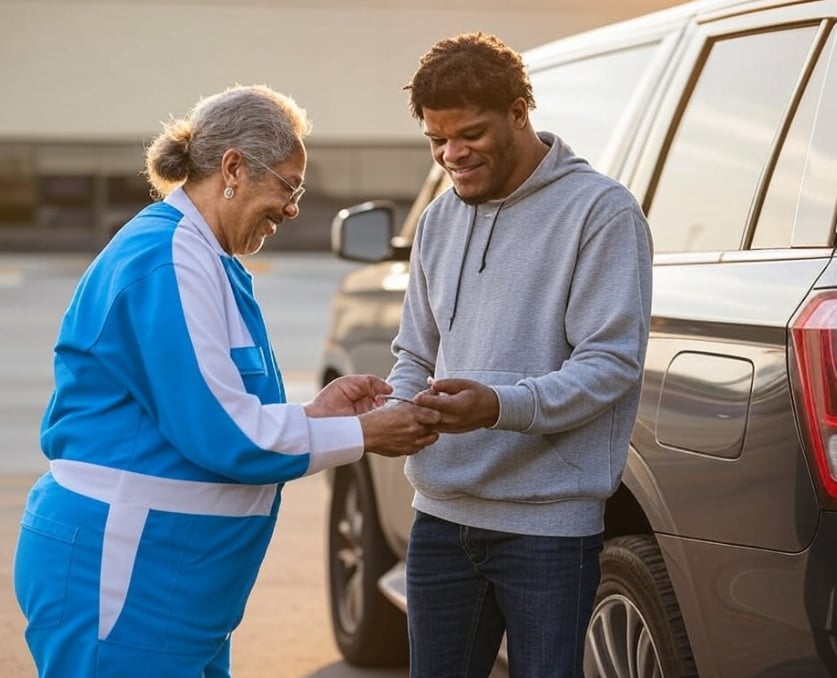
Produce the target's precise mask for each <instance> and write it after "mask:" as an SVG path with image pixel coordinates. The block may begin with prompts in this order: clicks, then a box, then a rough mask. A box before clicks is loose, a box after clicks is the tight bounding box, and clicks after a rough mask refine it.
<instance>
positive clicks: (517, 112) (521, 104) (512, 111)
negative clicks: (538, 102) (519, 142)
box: [509, 97, 529, 129]
mask: <svg viewBox="0 0 837 678" xmlns="http://www.w3.org/2000/svg"><path fill="white" fill-rule="evenodd" d="M509 120H510V121H511V123H512V125H514V126H515V127H516V128H517V129H523V128H525V127H526V125H528V124H529V104H527V103H526V99H524V98H523V97H518V98H517V99H515V100H514V101H512V103H511V106H509Z"/></svg>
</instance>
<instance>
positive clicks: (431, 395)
mask: <svg viewBox="0 0 837 678" xmlns="http://www.w3.org/2000/svg"><path fill="white" fill-rule="evenodd" d="M428 384H429V388H427V389H425V390H424V391H422V392H421V393H419V394H418V395H416V397H415V398H414V399H413V400H414V402H415V403H416V405H421V406H422V407H427V408H429V409H432V410H436V411H437V412H438V413H439V414H441V420H440V421H439V423H438V424H437V426H436V430H437V431H439V432H441V433H467V432H468V431H475V430H476V429H479V428H487V427H490V426H493V425H494V424H495V423H496V422H497V418H498V417H499V416H500V402H499V401H498V400H497V394H496V393H495V392H494V391H493V389H491V388H489V387H488V386H485V385H484V384H480V383H479V382H477V381H472V380H470V379H439V380H438V381H433V380H432V379H431V380H428Z"/></svg>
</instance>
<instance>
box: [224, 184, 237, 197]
mask: <svg viewBox="0 0 837 678" xmlns="http://www.w3.org/2000/svg"><path fill="white" fill-rule="evenodd" d="M234 195H235V190H233V187H232V186H227V187H226V188H225V189H224V197H225V198H226V199H227V200H232V197H233V196H234Z"/></svg>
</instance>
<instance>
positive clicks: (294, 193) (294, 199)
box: [239, 150, 305, 205]
mask: <svg viewBox="0 0 837 678" xmlns="http://www.w3.org/2000/svg"><path fill="white" fill-rule="evenodd" d="M239 152H240V153H241V155H243V156H244V157H245V158H248V159H250V160H252V161H253V162H255V163H258V164H259V165H261V166H262V167H264V169H266V170H267V171H268V172H270V173H271V174H272V175H273V176H274V177H276V178H277V179H279V181H281V182H282V183H283V184H284V185H285V187H286V188H287V189H288V190H289V191H290V192H291V197H290V198H288V202H289V203H291V204H292V205H298V204H299V199H300V198H301V197H302V194H303V193H305V185H304V184H300V185H299V186H294V185H293V184H292V183H291V182H290V181H288V180H287V179H285V177H283V176H282V175H281V174H278V173H277V172H276V171H274V170H272V169H271V168H270V167H268V166H267V165H265V164H264V163H263V162H262V161H261V160H259V159H258V158H254V157H253V156H252V155H250V154H249V153H246V152H245V151H241V150H239Z"/></svg>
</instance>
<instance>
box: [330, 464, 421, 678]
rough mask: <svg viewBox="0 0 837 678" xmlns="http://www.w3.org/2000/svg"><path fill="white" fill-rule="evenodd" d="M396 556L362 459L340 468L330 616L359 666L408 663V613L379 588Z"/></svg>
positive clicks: (347, 654) (334, 496) (334, 498)
mask: <svg viewBox="0 0 837 678" xmlns="http://www.w3.org/2000/svg"><path fill="white" fill-rule="evenodd" d="M396 561H397V558H396V557H395V555H394V554H393V553H392V551H391V550H390V548H389V547H388V545H387V543H386V541H385V539H384V535H383V533H382V532H381V528H380V525H379V522H378V512H377V509H376V506H375V496H374V492H373V489H372V481H371V478H370V475H369V470H368V468H367V466H366V464H365V463H364V462H362V461H360V462H356V463H354V464H349V465H346V466H341V467H339V468H338V469H336V472H335V476H334V482H333V486H332V493H331V507H330V510H329V521H328V568H329V594H330V595H329V597H330V603H331V622H332V627H333V630H334V638H335V641H336V643H337V647H338V649H339V650H340V653H341V654H342V655H343V657H344V658H345V660H346V661H347V662H348V663H350V664H353V665H356V666H406V665H407V664H408V661H409V644H408V640H407V618H406V615H405V614H404V613H403V612H402V611H401V610H399V609H398V608H396V607H395V605H393V604H392V603H391V602H390V601H389V600H387V598H386V597H384V595H383V594H382V593H381V591H380V589H379V588H378V580H379V579H380V577H381V576H382V575H383V574H384V573H386V572H387V571H388V570H389V569H390V568H392V566H393V565H395V563H396Z"/></svg>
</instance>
